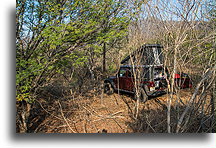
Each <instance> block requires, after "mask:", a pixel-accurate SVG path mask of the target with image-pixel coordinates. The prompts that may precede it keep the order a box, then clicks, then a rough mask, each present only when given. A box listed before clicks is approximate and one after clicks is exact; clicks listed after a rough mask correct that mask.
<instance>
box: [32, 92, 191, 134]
mask: <svg viewBox="0 0 216 148" xmlns="http://www.w3.org/2000/svg"><path fill="white" fill-rule="evenodd" d="M191 92H192V91H191V90H187V89H186V90H181V93H180V94H181V95H180V96H179V95H176V94H173V99H172V106H171V123H172V125H171V127H172V130H173V131H174V130H175V127H176V121H177V119H179V117H180V115H181V113H182V112H183V111H184V110H185V108H186V104H187V102H188V101H189V99H190V97H191V95H192V93H191ZM91 94H93V92H92V93H91V92H89V95H88V94H87V96H89V97H86V96H77V97H73V98H64V99H57V100H55V101H52V103H50V104H48V105H47V104H46V105H44V103H43V102H42V101H39V102H38V105H39V106H40V108H42V110H40V111H38V112H39V113H38V116H39V115H40V116H41V117H42V116H44V118H43V119H34V120H35V121H34V120H33V121H32V129H33V130H32V131H31V132H42V133H134V132H144V133H154V132H159V133H163V132H167V98H168V94H165V95H162V96H158V97H155V98H150V99H149V100H148V101H147V102H145V103H142V102H141V103H139V108H138V109H139V110H138V114H136V100H134V99H133V98H134V97H133V96H131V95H128V94H116V93H115V94H113V95H106V94H102V95H99V96H92V95H91ZM34 122H35V123H38V124H37V125H34V124H35V123H34ZM194 124H195V123H194ZM194 124H193V123H192V124H191V126H194ZM34 127H35V128H34Z"/></svg>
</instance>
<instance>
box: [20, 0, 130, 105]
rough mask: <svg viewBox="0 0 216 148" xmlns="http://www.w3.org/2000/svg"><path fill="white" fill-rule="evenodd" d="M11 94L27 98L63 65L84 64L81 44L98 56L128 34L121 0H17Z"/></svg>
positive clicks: (85, 60)
mask: <svg viewBox="0 0 216 148" xmlns="http://www.w3.org/2000/svg"><path fill="white" fill-rule="evenodd" d="M16 3H17V6H16V18H17V19H16V26H17V30H16V46H17V49H16V52H17V57H16V95H17V100H18V101H21V100H25V101H29V102H31V100H33V98H34V96H35V95H36V93H37V89H38V88H39V87H42V86H43V85H45V84H46V83H47V82H48V81H49V80H50V79H51V77H52V76H53V75H55V74H58V73H60V74H63V73H64V69H65V68H68V69H70V68H73V67H74V68H76V67H83V66H85V65H86V63H87V62H88V59H89V57H88V54H87V51H86V50H85V49H86V48H91V52H92V53H94V54H95V55H96V56H98V57H100V56H101V53H102V44H103V43H104V42H105V43H107V45H108V46H110V47H111V45H113V44H115V43H117V42H116V41H119V43H120V41H121V40H123V39H124V38H125V37H126V36H127V27H128V24H129V22H130V18H129V15H128V10H127V9H126V2H124V1H114V0H96V1H92V0H79V1H78V0H76V1H70V0H65V1H58V0H53V1H47V0H34V1H31V0H25V1H23V0H17V2H16Z"/></svg>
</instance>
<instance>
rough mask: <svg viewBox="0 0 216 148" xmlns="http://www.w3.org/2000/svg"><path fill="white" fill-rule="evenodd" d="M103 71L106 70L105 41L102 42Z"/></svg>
mask: <svg viewBox="0 0 216 148" xmlns="http://www.w3.org/2000/svg"><path fill="white" fill-rule="evenodd" d="M102 70H103V73H105V72H106V43H105V42H104V43H103V69H102Z"/></svg>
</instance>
